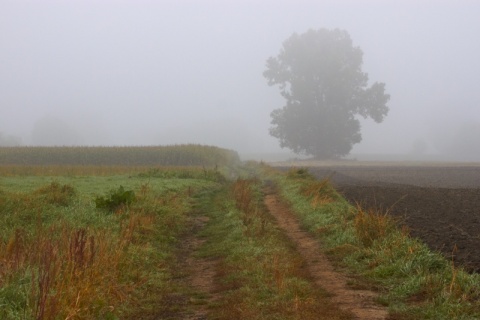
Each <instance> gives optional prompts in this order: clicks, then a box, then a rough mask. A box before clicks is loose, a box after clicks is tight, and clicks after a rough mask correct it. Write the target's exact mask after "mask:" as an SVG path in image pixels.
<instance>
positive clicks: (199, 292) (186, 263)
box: [176, 215, 219, 320]
mask: <svg viewBox="0 0 480 320" xmlns="http://www.w3.org/2000/svg"><path fill="white" fill-rule="evenodd" d="M208 220H209V218H208V217H206V216H203V215H195V216H192V222H191V229H190V230H189V231H188V232H187V233H186V234H185V236H184V238H183V239H182V241H181V244H180V250H179V252H178V254H177V261H178V270H177V271H179V272H180V273H181V274H182V275H184V279H183V282H184V284H185V285H186V286H188V287H189V288H190V290H192V295H191V297H190V298H189V301H188V302H187V303H186V304H187V305H188V308H187V310H186V311H183V312H182V314H181V315H177V317H178V319H185V320H204V319H207V318H208V306H209V305H210V304H211V303H212V302H214V301H216V300H218V299H219V297H218V294H216V293H215V277H216V266H217V260H215V259H208V258H202V257H198V256H197V255H196V253H197V252H198V250H199V249H200V247H201V246H202V245H203V244H204V242H205V241H206V240H205V239H202V238H200V237H199V236H198V233H199V232H200V231H201V230H202V229H203V228H204V226H205V224H206V223H207V222H208ZM177 317H176V318H177Z"/></svg>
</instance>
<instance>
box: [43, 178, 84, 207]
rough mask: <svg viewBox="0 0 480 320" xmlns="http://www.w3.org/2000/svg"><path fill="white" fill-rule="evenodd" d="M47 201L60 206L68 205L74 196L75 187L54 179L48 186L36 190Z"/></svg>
mask: <svg viewBox="0 0 480 320" xmlns="http://www.w3.org/2000/svg"><path fill="white" fill-rule="evenodd" d="M35 194H37V195H39V196H40V197H41V198H43V200H44V201H45V202H46V203H49V204H54V205H58V206H64V207H66V206H68V205H69V204H70V202H71V200H72V199H73V198H74V196H75V194H76V192H75V188H73V187H72V186H70V185H68V184H64V185H61V184H60V183H58V182H56V181H52V183H50V184H49V185H47V186H44V187H41V188H39V189H38V190H36V191H35Z"/></svg>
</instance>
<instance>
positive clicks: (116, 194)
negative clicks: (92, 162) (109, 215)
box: [95, 186, 136, 212]
mask: <svg viewBox="0 0 480 320" xmlns="http://www.w3.org/2000/svg"><path fill="white" fill-rule="evenodd" d="M135 200H136V197H135V192H133V190H125V188H124V187H123V186H120V187H119V188H118V189H117V190H115V189H113V190H110V193H109V194H108V195H107V196H105V197H100V196H99V197H96V198H95V206H96V208H97V209H106V210H108V211H109V212H115V211H116V210H117V209H119V208H120V207H124V206H129V205H130V204H132V203H133V202H134V201H135Z"/></svg>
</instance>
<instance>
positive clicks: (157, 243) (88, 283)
mask: <svg viewBox="0 0 480 320" xmlns="http://www.w3.org/2000/svg"><path fill="white" fill-rule="evenodd" d="M178 174H180V175H181V174H182V172H179V173H178ZM176 175H177V174H176V173H175V172H173V171H171V172H170V173H169V174H168V176H169V178H165V176H164V174H163V173H161V174H159V173H158V172H153V173H152V172H147V173H146V175H143V174H135V175H133V176H132V175H123V176H106V177H103V178H102V177H98V176H84V177H81V178H79V177H70V178H68V177H58V181H60V183H59V182H58V181H56V180H53V181H51V182H50V183H48V184H45V183H40V184H39V185H37V186H36V187H35V188H33V189H31V188H30V187H29V186H30V185H31V184H32V183H33V184H35V183H37V182H38V181H37V180H38V179H40V180H41V181H43V180H42V179H43V177H36V176H29V177H17V178H16V179H17V180H16V182H17V184H15V185H12V186H11V187H6V186H5V185H3V187H2V190H0V318H1V319H139V318H142V319H148V318H158V317H160V318H161V317H162V314H165V313H166V314H168V313H169V310H170V309H172V308H176V306H175V305H172V303H171V300H170V299H171V296H172V295H173V296H175V295H178V294H179V293H180V294H181V293H182V292H184V291H185V288H179V287H178V286H175V285H172V281H171V277H172V272H173V271H172V268H174V267H175V266H171V262H170V261H171V260H172V255H173V251H174V249H175V246H176V244H177V237H178V235H179V234H180V233H181V232H182V230H183V229H184V228H185V225H186V224H187V219H188V218H187V212H189V210H190V209H191V207H192V200H193V197H194V196H195V194H197V192H199V191H200V190H205V189H211V188H217V187H218V183H217V182H215V177H211V176H210V175H207V176H206V175H203V174H200V175H198V176H195V178H194V177H189V178H178V177H177V176H176ZM4 180H5V179H3V180H2V181H3V182H5V181H4ZM43 182H45V181H43ZM120 185H123V186H125V187H126V190H132V191H134V193H135V201H134V202H132V203H131V204H130V205H128V206H127V205H119V206H118V207H117V208H115V210H114V211H113V212H109V211H105V210H103V209H98V208H95V201H94V198H95V196H103V195H104V194H105V192H103V191H102V192H99V190H105V191H106V190H108V189H112V190H117V189H118V187H119V186H120ZM94 186H96V187H99V189H97V191H96V192H94V193H93V194H92V188H93V187H94ZM19 190H28V191H22V192H20V191H19Z"/></svg>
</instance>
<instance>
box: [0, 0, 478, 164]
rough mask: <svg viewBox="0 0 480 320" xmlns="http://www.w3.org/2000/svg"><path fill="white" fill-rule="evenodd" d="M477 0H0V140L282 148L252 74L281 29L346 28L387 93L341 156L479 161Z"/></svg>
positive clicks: (268, 98)
mask: <svg viewBox="0 0 480 320" xmlns="http://www.w3.org/2000/svg"><path fill="white" fill-rule="evenodd" d="M479 16H480V2H478V1H473V0H472V1H466V0H460V1H453V0H452V1H427V0H425V1H413V0H412V1H401V2H400V1H388V0H385V1H384V0H352V1H338V0H337V1H315V0H311V1H307V0H295V1H294V0H288V1H286V0H284V1H281V0H280V1H278V0H277V1H272V0H268V1H253V0H247V1H241V0H237V1H227V0H225V1H222V0H217V1H213V0H206V1H196V0H184V1H173V0H172V1H146V0H140V1H134V0H130V1H126V0H124V1H113V0H110V1H101V0H98V1H93V0H90V1H86V0H69V1H67V0H63V1H60V0H59V1H52V0H42V1H40V0H37V1H22V0H0V111H1V113H0V144H3V145H16V144H17V145H18V144H21V145H163V144H178V143H201V144H213V145H217V146H221V147H226V148H230V149H235V150H237V151H239V152H240V153H241V154H242V155H245V157H249V156H253V155H259V154H261V155H266V154H268V153H281V152H283V153H288V150H282V149H280V147H279V146H278V142H277V140H276V139H274V138H273V137H271V136H270V135H269V133H268V128H269V127H270V112H271V111H272V110H274V109H276V108H280V107H282V106H283V105H284V100H283V99H282V98H281V96H280V94H279V92H278V89H277V88H275V87H269V86H268V85H267V82H266V80H265V79H264V78H263V76H262V72H263V71H264V69H265V61H266V59H267V58H268V57H270V56H276V55H277V54H278V52H279V50H280V48H281V45H282V42H283V41H284V40H286V39H287V38H288V37H289V36H290V35H291V34H292V33H294V32H297V33H303V32H305V31H307V30H308V29H310V28H313V29H319V28H340V29H344V30H347V31H348V32H349V34H350V36H351V38H352V39H353V42H354V45H355V46H359V47H360V48H361V49H362V51H363V53H364V65H363V71H365V72H367V73H368V74H369V78H370V82H372V83H373V82H376V81H379V82H385V83H386V91H387V93H389V94H390V95H391V100H390V102H389V103H388V106H389V107H390V112H389V114H388V116H387V117H386V119H385V120H384V122H383V123H381V124H376V123H374V122H373V121H370V120H362V136H363V140H362V142H361V143H360V144H357V145H355V147H354V149H353V150H352V156H355V155H362V154H371V155H376V154H390V155H392V154H395V155H403V156H404V157H407V158H408V157H413V158H422V157H430V156H436V155H441V156H442V159H446V160H468V161H472V160H480V90H479V89H478V85H479V84H480V37H479V32H480V19H478V17H479Z"/></svg>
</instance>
